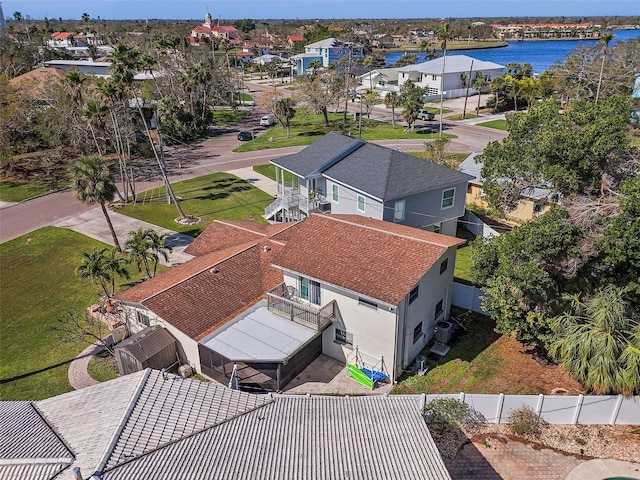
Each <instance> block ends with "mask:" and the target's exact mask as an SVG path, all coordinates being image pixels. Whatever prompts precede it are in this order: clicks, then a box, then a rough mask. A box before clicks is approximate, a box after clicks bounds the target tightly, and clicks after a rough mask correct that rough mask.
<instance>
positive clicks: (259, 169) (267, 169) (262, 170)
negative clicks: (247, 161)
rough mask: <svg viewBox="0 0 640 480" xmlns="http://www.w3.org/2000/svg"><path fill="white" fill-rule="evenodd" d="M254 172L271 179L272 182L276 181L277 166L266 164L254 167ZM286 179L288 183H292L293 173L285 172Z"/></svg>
mask: <svg viewBox="0 0 640 480" xmlns="http://www.w3.org/2000/svg"><path fill="white" fill-rule="evenodd" d="M253 171H254V172H256V173H259V174H260V175H264V176H265V177H268V178H270V179H271V180H273V181H275V180H276V166H275V165H272V164H271V163H266V164H264V165H254V166H253ZM284 179H285V181H286V182H291V173H290V172H284Z"/></svg>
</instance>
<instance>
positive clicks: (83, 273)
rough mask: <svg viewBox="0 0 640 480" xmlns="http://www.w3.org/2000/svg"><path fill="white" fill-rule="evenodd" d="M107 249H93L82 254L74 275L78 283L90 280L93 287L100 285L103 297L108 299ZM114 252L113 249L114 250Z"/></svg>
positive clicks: (109, 275) (109, 276)
mask: <svg viewBox="0 0 640 480" xmlns="http://www.w3.org/2000/svg"><path fill="white" fill-rule="evenodd" d="M107 250H108V249H107V248H101V249H98V248H95V249H93V251H91V252H84V253H83V254H82V263H81V264H80V265H78V268H76V274H77V275H78V276H79V277H80V281H84V280H87V279H88V280H90V281H91V283H93V284H94V285H100V288H102V291H103V292H104V294H105V296H106V297H107V298H109V297H110V296H111V295H110V294H109V284H110V283H111V281H112V276H111V273H110V272H109V268H107V265H106V262H105V253H106V251H107ZM114 250H115V249H114Z"/></svg>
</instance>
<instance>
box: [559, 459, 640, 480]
mask: <svg viewBox="0 0 640 480" xmlns="http://www.w3.org/2000/svg"><path fill="white" fill-rule="evenodd" d="M614 477H616V478H622V477H624V478H638V479H640V463H631V462H623V461H622V460H614V459H612V458H603V459H600V458H598V459H595V460H589V461H588V462H584V463H581V464H580V465H578V466H577V467H575V468H574V469H573V470H571V471H570V472H569V474H568V475H567V476H566V477H564V480H601V479H603V478H614Z"/></svg>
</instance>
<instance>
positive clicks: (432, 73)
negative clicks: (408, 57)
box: [398, 55, 505, 100]
mask: <svg viewBox="0 0 640 480" xmlns="http://www.w3.org/2000/svg"><path fill="white" fill-rule="evenodd" d="M443 64H444V65H443ZM504 68H505V67H504V66H503V65H498V64H497V63H493V62H485V61H483V60H478V59H477V58H471V57H468V56H466V55H447V56H446V57H439V58H436V59H434V60H429V61H427V62H423V63H419V64H417V65H407V66H404V67H401V68H400V69H399V72H400V73H399V77H398V88H399V89H402V86H403V85H404V84H405V83H406V82H407V81H408V80H411V81H412V82H413V83H415V84H416V85H417V86H418V87H422V88H425V89H427V97H425V99H426V100H429V99H434V98H439V96H440V92H441V91H442V94H443V95H444V96H445V98H457V97H464V96H465V95H466V94H467V88H466V85H465V84H464V83H463V82H462V77H463V75H466V77H467V78H468V79H471V82H473V79H474V78H475V77H476V75H483V76H484V77H485V78H486V79H487V81H488V82H489V83H491V81H492V80H493V79H494V78H497V77H500V76H502V74H503V71H504ZM468 93H469V95H473V94H475V93H476V91H475V89H473V88H469V89H468Z"/></svg>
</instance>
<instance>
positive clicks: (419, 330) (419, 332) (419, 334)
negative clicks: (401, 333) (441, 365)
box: [413, 322, 422, 343]
mask: <svg viewBox="0 0 640 480" xmlns="http://www.w3.org/2000/svg"><path fill="white" fill-rule="evenodd" d="M421 338H422V322H420V324H419V325H418V326H417V327H416V328H414V329H413V343H416V342H417V341H418V340H420V339H421Z"/></svg>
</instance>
